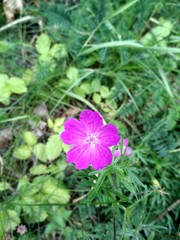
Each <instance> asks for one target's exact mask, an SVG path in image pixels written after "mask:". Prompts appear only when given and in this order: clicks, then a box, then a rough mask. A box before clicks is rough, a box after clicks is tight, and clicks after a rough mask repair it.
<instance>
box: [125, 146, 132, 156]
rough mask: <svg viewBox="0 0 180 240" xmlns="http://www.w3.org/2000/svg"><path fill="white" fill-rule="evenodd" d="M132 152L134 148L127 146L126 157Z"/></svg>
mask: <svg viewBox="0 0 180 240" xmlns="http://www.w3.org/2000/svg"><path fill="white" fill-rule="evenodd" d="M131 154H132V149H131V148H130V147H127V148H126V152H125V155H126V157H129V156H131Z"/></svg>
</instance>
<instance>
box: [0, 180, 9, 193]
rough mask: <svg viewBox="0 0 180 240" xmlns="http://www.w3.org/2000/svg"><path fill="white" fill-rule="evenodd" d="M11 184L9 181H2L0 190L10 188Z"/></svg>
mask: <svg viewBox="0 0 180 240" xmlns="http://www.w3.org/2000/svg"><path fill="white" fill-rule="evenodd" d="M10 186H11V185H10V184H9V183H8V182H0V192H1V191H5V190H7V189H9V188H10Z"/></svg>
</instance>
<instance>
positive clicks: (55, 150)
mask: <svg viewBox="0 0 180 240" xmlns="http://www.w3.org/2000/svg"><path fill="white" fill-rule="evenodd" d="M61 151H62V142H61V140H60V137H59V134H54V135H52V136H51V137H50V138H49V139H48V142H47V144H46V154H47V158H48V160H50V161H51V160H54V159H56V158H57V157H59V155H60V153H61Z"/></svg>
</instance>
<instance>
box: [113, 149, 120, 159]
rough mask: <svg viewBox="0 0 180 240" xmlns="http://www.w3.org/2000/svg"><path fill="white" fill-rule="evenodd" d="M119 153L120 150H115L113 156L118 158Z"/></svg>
mask: <svg viewBox="0 0 180 240" xmlns="http://www.w3.org/2000/svg"><path fill="white" fill-rule="evenodd" d="M120 155H121V153H120V150H115V152H114V156H115V157H117V158H118V157H119V156H120Z"/></svg>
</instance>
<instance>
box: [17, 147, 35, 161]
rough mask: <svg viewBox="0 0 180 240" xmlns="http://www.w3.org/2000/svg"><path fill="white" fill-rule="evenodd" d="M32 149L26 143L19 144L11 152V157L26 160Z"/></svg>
mask: <svg viewBox="0 0 180 240" xmlns="http://www.w3.org/2000/svg"><path fill="white" fill-rule="evenodd" d="M31 153H32V149H31V148H30V147H29V146H27V145H21V146H20V147H18V148H15V150H14V152H13V157H14V158H17V159H20V160H26V159H28V158H30V157H31Z"/></svg>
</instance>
